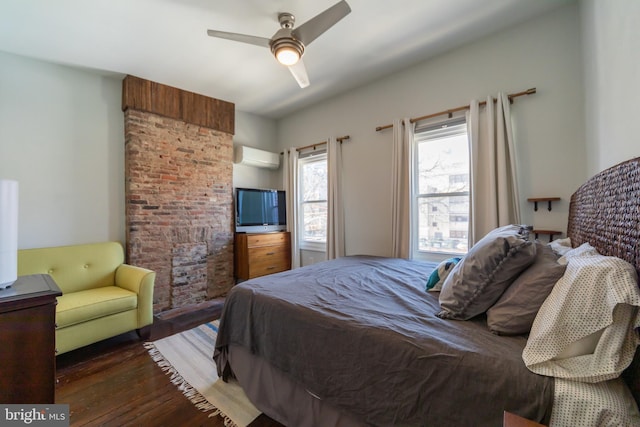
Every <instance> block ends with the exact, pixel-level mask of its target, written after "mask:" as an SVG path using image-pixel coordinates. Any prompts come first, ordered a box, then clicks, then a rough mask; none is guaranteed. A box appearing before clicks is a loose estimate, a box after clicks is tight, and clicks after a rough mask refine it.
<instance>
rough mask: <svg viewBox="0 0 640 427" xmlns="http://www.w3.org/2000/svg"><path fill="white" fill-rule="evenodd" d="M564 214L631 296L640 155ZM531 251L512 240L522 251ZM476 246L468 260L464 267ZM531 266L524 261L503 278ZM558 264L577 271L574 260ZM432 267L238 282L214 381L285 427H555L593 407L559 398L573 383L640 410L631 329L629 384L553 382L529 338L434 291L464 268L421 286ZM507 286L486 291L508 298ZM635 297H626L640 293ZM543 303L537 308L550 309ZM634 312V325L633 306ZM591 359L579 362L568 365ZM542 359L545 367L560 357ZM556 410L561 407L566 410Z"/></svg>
mask: <svg viewBox="0 0 640 427" xmlns="http://www.w3.org/2000/svg"><path fill="white" fill-rule="evenodd" d="M569 216H570V217H569V222H568V232H567V234H568V237H569V239H570V242H571V246H572V248H575V249H574V250H573V251H572V252H568V253H569V255H571V254H573V253H577V252H584V253H587V255H588V254H589V253H590V252H589V251H584V250H582V248H584V247H585V246H589V247H591V248H592V249H594V250H597V251H598V253H599V254H600V255H602V256H615V257H618V258H620V259H621V260H624V261H626V262H627V263H629V265H630V266H631V267H630V269H631V271H630V272H629V271H627V272H626V273H627V276H628V277H632V278H633V291H634V292H635V294H637V293H638V292H637V286H638V284H637V272H638V271H640V248H639V246H638V240H639V238H640V236H639V234H640V225H639V224H640V223H639V218H640V159H634V160H630V161H628V162H625V163H622V164H620V165H617V166H615V167H613V168H610V169H608V170H606V171H604V172H602V173H600V174H598V175H596V176H595V177H593V178H592V179H591V180H589V181H588V182H587V183H585V184H584V185H583V186H582V187H580V188H579V189H578V190H577V191H576V193H575V194H574V195H573V196H572V199H571V206H570V214H569ZM483 240H484V239H483ZM530 243H531V244H530ZM530 243H526V244H525V243H523V242H520V244H521V247H522V248H527V250H529V249H531V247H532V245H533V244H534V243H533V242H530ZM535 245H536V247H538V248H539V247H540V244H539V243H535ZM590 245H592V246H590ZM478 246H479V247H480V249H483V250H480V249H478V253H485V250H484V249H485V248H482V247H481V246H482V245H480V244H479V245H478ZM519 247H520V246H519ZM569 249H571V248H569ZM578 249H580V250H578ZM473 251H474V249H473V248H472V250H470V252H469V254H468V255H467V256H466V257H465V261H464V262H465V263H467V267H469V265H470V261H469V259H470V258H472V256H471V255H472V254H473ZM523 251H524V249H523V250H522V251H521V252H523ZM514 252H515V251H514V250H511V252H510V253H514ZM534 255H535V253H534ZM569 255H567V256H569ZM578 255H581V254H578ZM578 255H576V257H577V256H578ZM523 256H524V255H523ZM609 258H610V257H609ZM609 258H607V259H609ZM576 259H577V258H576ZM616 259H617V258H616ZM525 264H526V263H525ZM533 264H534V261H529V264H526V265H525V267H522V269H521V270H519V271H518V272H512V276H514V277H516V276H519V275H522V274H523V272H524V271H527V269H529V268H530V266H532V265H533ZM576 264H577V261H576ZM567 265H568V266H567V267H566V268H567V269H568V268H569V266H572V265H573V262H572V261H571V259H569V261H568V264H567ZM436 267H438V266H437V265H436V264H430V263H423V262H415V261H410V260H403V259H392V258H382V257H372V256H349V257H344V258H340V259H337V260H332V261H326V262H322V263H318V264H313V265H311V266H308V267H303V268H300V269H295V270H291V271H287V272H283V273H278V274H274V275H270V276H265V277H261V278H257V279H252V280H250V281H247V282H244V283H242V284H240V285H238V286H236V287H234V288H233V289H232V291H231V292H230V293H229V295H228V297H227V299H226V302H225V306H224V309H223V314H222V317H221V323H220V328H219V333H218V337H217V341H216V346H215V351H214V359H215V361H216V364H217V367H218V373H219V375H220V376H221V377H222V378H223V380H229V379H230V378H235V379H237V381H238V382H239V383H240V385H241V386H242V387H243V389H244V390H245V392H246V393H247V395H248V397H249V398H250V399H251V400H252V401H253V403H254V404H255V405H256V407H258V408H259V409H260V410H262V411H263V412H264V413H266V414H267V415H269V416H270V417H271V418H273V419H275V420H276V421H278V422H280V423H282V424H285V425H289V426H325V425H326V426H365V425H375V426H390V425H406V426H409V425H412V426H413V425H423V426H432V425H452V426H501V425H502V418H503V412H504V411H509V412H513V413H516V414H518V415H521V416H523V417H525V418H528V419H531V420H534V421H538V422H541V423H543V424H549V423H551V424H552V425H563V424H568V423H569V422H571V421H567V420H568V419H571V417H573V416H577V415H576V414H578V413H581V412H584V411H582V410H581V409H580V405H585V404H586V405H587V406H588V405H589V401H586V403H585V401H584V400H583V401H577V402H574V401H571V402H567V401H566V398H567V395H570V396H574V395H582V391H581V390H582V389H580V390H579V392H576V391H575V389H572V387H595V386H599V385H600V384H602V383H605V384H609V383H611V384H613V385H612V386H611V387H610V389H609V390H608V391H607V392H611V390H613V389H615V390H618V389H620V390H621V391H620V393H621V394H622V395H624V396H623V398H626V399H627V400H623V401H622V402H623V403H622V405H623V406H624V405H625V404H626V405H633V408H631V407H629V409H628V410H629V411H635V412H637V406H636V402H637V401H638V397H639V396H640V372H639V370H640V363H639V361H638V359H639V358H638V357H637V352H635V349H636V347H637V343H638V338H637V333H636V330H635V329H634V328H633V327H630V328H629V329H630V332H628V333H627V334H626V336H625V337H624V339H625V341H624V343H623V344H624V346H626V347H625V348H626V350H627V353H628V351H629V349H631V358H633V355H634V353H635V355H636V357H635V358H633V359H634V360H633V363H631V365H630V366H629V367H628V368H627V369H625V370H624V373H623V374H622V378H623V379H624V383H623V382H622V380H620V379H617V378H616V377H618V375H619V373H618V372H617V371H616V372H615V373H613V374H612V373H606V375H608V376H606V375H605V376H602V377H597V378H595V379H593V380H588V379H587V380H584V382H583V381H582V380H580V381H573V379H572V378H571V377H567V378H568V379H567V378H562V377H563V374H562V373H559V374H557V378H556V377H554V375H556V374H554V375H548V374H540V373H536V372H534V370H535V369H532V367H531V366H530V365H529V364H528V363H527V364H526V362H525V361H523V358H524V359H526V357H525V356H526V355H527V351H529V353H532V354H535V355H537V354H538V353H539V352H536V351H533V350H531V349H530V346H532V342H535V340H533V339H530V340H529V341H528V338H529V336H528V335H527V334H520V335H504V334H497V333H495V332H496V331H495V330H494V331H491V330H489V329H490V328H489V327H488V316H487V314H486V313H485V311H486V308H482V307H480V308H478V307H473V304H471V305H468V304H465V305H464V307H463V308H461V307H458V308H456V306H455V304H453V305H451V304H450V302H451V301H449V302H447V296H446V295H444V296H443V294H446V293H448V295H449V297H451V294H452V292H453V293H455V292H454V291H451V289H455V288H453V286H452V285H450V284H449V285H447V281H453V280H455V279H453V277H456V274H457V275H460V274H462V273H461V272H462V271H463V269H464V268H465V267H464V266H463V263H460V265H459V266H456V267H454V269H453V270H452V271H451V274H450V276H451V277H452V278H447V280H445V285H444V287H443V289H442V291H441V292H426V291H425V282H426V281H427V279H428V278H429V277H430V275H431V274H432V272H433V271H434V269H436ZM516 273H517V274H516ZM492 274H493V273H492ZM565 275H566V274H565ZM467 277H468V276H467ZM491 277H492V280H493V281H494V282H499V281H500V278H498V277H496V276H495V275H492V276H491ZM563 278H564V277H563ZM485 282H486V281H485ZM511 282H513V280H511ZM511 282H510V283H511ZM510 283H509V284H507V285H505V287H504V288H502V289H498V290H494V291H493V292H497V293H498V294H506V291H505V289H506V287H508V286H511V284H510ZM559 283H560V281H558V285H556V288H559ZM600 287H601V286H600ZM494 288H495V287H494V286H493V282H492V284H491V289H494ZM556 288H554V289H553V290H550V292H555V291H556ZM487 289H489V288H487ZM509 289H510V288H509ZM463 291H465V290H464V289H463ZM466 291H467V292H468V291H469V289H466ZM634 292H630V294H631V296H629V297H628V298H630V299H633V298H637V297H638V296H637V295H635V294H634ZM476 293H477V292H476ZM488 293H490V292H488V291H484V293H483V295H486V294H488ZM613 294H615V295H616V296H617V295H618V294H619V292H617V291H616V292H613ZM567 295H572V294H570V293H569V294H567ZM498 297H500V295H498ZM574 299H575V298H574ZM547 300H548V299H547ZM547 300H545V301H544V304H543V305H542V308H540V312H543V311H544V312H545V313H546V312H548V310H550V306H553V304H548V302H547ZM454 301H455V299H454ZM633 301H635V300H633ZM633 304H635V302H631V303H629V305H630V306H632V305H633ZM637 304H638V305H640V300H638V302H637ZM447 307H448V308H449V311H447ZM452 307H453V308H452ZM474 308H475V310H474ZM551 308H553V307H551ZM456 310H457V313H458V315H456V314H455V313H456ZM545 310H546V311H545ZM631 310H632V311H630V315H629V316H630V319H631V320H632V321H633V322H635V321H637V317H638V316H637V307H635V306H634V307H633V308H632V309H631ZM560 311H562V310H560ZM452 313H453V314H452ZM534 317H535V321H534V325H533V328H534V329H532V332H531V335H532V336H531V338H533V335H535V336H536V337H539V336H543V335H539V333H538V331H539V330H542V329H544V325H543V324H542V322H541V321H539V317H540V316H535V313H534ZM568 329H571V328H568ZM534 331H535V333H534ZM605 335H606V332H605V334H604V335H602V336H605ZM599 336H600V335H599ZM538 342H540V340H538ZM598 348H600V347H598ZM534 350H535V349H534ZM574 356H575V355H574ZM588 358H589V356H588V355H586V356H585V355H583V354H578V355H577V356H575V357H573V358H570V360H572V361H573V360H579V361H585V360H588ZM550 359H552V360H551V362H550V363H552V364H553V363H554V360H555V358H554V357H550ZM547 362H548V361H547ZM629 362H630V360H629ZM591 363H593V362H591ZM620 363H624V366H623V367H622V368H620V366H616V368H617V369H619V370H622V369H623V368H625V367H626V366H627V365H628V364H629V363H627V362H626V361H622V362H620ZM534 365H535V366H534V368H535V367H537V366H538V365H536V364H534ZM539 365H540V366H542V367H541V368H539V369H540V370H542V371H543V372H545V371H544V369H548V367H547V366H545V363H544V361H543V363H541V364H539ZM553 372H556V371H553ZM609 378H611V380H610V381H609ZM602 379H607V380H608V381H600V380H602ZM589 382H591V383H597V384H595V385H593V384H589ZM614 382H615V384H614ZM560 385H561V387H560ZM559 389H561V390H564V391H565V395H564V397H559V392H558V390H559ZM615 393H618V392H617V391H615ZM631 396H633V397H631ZM616 398H617V397H616ZM634 398H635V402H634V401H633V399H634ZM563 399H565V400H563ZM629 402H631V403H629ZM554 405H555V406H554ZM563 406H567V408H568V409H567V411H566V412H565V413H564V414H562V413H561V408H562V407H563ZM576 408H578V409H576ZM626 410H627V409H625V408H624V407H623V408H622V411H626ZM554 411H555V412H554ZM634 414H635V413H634ZM578 415H579V414H578ZM598 416H599V417H604V418H599V419H598V420H596V421H593V424H594V425H600V424H603V421H602V420H604V419H605V418H606V417H607V416H609V415H608V414H605V415H598ZM554 417H555V418H554ZM563 417H565V418H564V419H563ZM636 421H637V419H634V420H633V421H631V422H630V424H632V425H634V424H635V422H636Z"/></svg>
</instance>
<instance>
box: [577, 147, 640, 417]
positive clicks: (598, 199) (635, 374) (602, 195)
mask: <svg viewBox="0 0 640 427" xmlns="http://www.w3.org/2000/svg"><path fill="white" fill-rule="evenodd" d="M567 235H568V236H569V237H570V238H571V244H572V246H573V247H577V246H579V245H581V244H582V243H585V242H588V243H589V244H591V246H593V247H595V248H596V249H597V250H598V252H600V253H601V254H603V255H609V256H616V257H618V258H622V259H624V260H625V261H628V262H630V263H631V264H633V265H634V266H635V268H636V271H637V272H638V275H639V277H640V245H639V243H640V157H638V158H635V159H631V160H628V161H626V162H623V163H620V164H618V165H616V166H613V167H611V168H609V169H606V170H604V171H602V172H600V173H599V174H597V175H595V176H594V177H592V178H591V179H589V180H588V181H587V182H585V183H584V184H583V185H582V186H581V187H580V188H578V190H577V191H576V192H575V193H574V194H573V195H572V196H571V204H570V207H569V224H568V227H567ZM623 377H624V379H625V380H626V381H627V384H628V385H629V387H630V388H631V392H632V393H633V395H634V397H635V399H636V402H638V404H639V405H640V351H636V357H635V359H634V361H633V363H632V364H631V366H630V367H629V368H628V369H627V370H626V371H625V373H624V374H623Z"/></svg>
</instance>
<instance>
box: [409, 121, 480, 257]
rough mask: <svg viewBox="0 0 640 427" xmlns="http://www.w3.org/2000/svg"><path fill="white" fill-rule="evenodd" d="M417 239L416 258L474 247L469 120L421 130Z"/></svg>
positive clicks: (417, 155) (414, 201)
mask: <svg viewBox="0 0 640 427" xmlns="http://www.w3.org/2000/svg"><path fill="white" fill-rule="evenodd" d="M414 144H415V156H414V158H415V162H416V165H415V166H416V167H415V168H414V170H415V172H414V173H415V176H414V190H413V197H412V221H413V222H412V223H413V227H412V241H413V242H414V243H413V244H414V249H417V250H414V254H415V257H416V258H424V259H427V258H428V257H429V254H433V253H446V254H464V253H466V252H467V250H468V246H469V143H468V138H467V126H466V123H465V121H464V119H454V120H451V121H448V122H447V123H444V124H438V125H431V126H428V127H427V126H425V127H422V128H416V133H415V138H414Z"/></svg>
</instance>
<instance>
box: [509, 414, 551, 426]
mask: <svg viewBox="0 0 640 427" xmlns="http://www.w3.org/2000/svg"><path fill="white" fill-rule="evenodd" d="M502 426H503V427H545V426H544V425H542V424H538V423H536V422H535V421H531V420H528V419H526V418H522V417H521V416H519V415H516V414H512V413H511V412H507V411H504V419H503V421H502Z"/></svg>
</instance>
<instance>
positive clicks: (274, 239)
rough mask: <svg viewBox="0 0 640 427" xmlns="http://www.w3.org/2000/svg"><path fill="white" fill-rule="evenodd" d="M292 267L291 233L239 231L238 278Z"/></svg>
mask: <svg viewBox="0 0 640 427" xmlns="http://www.w3.org/2000/svg"><path fill="white" fill-rule="evenodd" d="M290 269H291V234H290V233H289V232H288V231H283V232H277V233H262V234H261V233H237V234H236V239H235V270H236V273H235V274H236V278H237V279H241V280H247V279H252V278H254V277H259V276H265V275H267V274H273V273H278V272H280V271H285V270H290Z"/></svg>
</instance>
